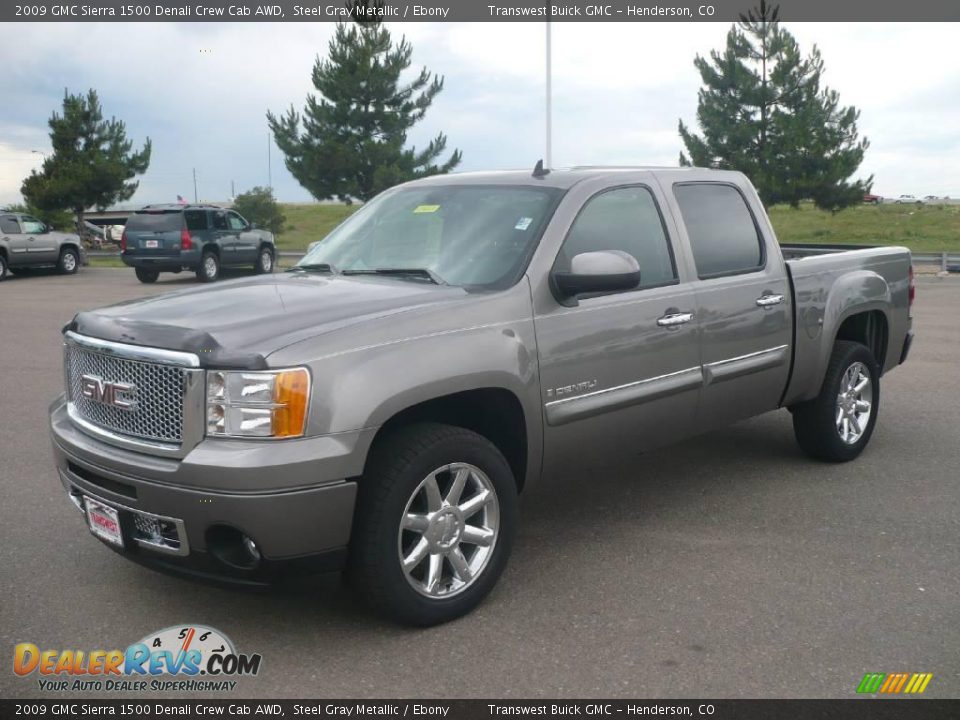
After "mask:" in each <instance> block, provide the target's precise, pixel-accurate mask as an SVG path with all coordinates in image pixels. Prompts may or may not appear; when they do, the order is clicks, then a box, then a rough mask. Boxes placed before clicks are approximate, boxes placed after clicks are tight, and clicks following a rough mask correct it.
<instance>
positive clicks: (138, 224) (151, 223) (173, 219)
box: [127, 210, 183, 232]
mask: <svg viewBox="0 0 960 720" xmlns="http://www.w3.org/2000/svg"><path fill="white" fill-rule="evenodd" d="M182 228H183V214H182V212H180V211H179V210H177V211H175V212H163V211H158V212H149V211H147V212H136V213H134V214H133V215H131V216H130V218H129V219H128V220H127V230H128V231H129V230H133V231H135V232H136V231H146V232H169V231H171V230H176V231H180V230H181V229H182Z"/></svg>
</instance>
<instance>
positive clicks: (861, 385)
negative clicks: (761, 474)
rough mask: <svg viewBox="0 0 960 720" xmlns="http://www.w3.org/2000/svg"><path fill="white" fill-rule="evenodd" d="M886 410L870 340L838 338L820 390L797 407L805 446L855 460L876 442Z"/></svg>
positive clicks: (823, 456) (820, 454)
mask: <svg viewBox="0 0 960 720" xmlns="http://www.w3.org/2000/svg"><path fill="white" fill-rule="evenodd" d="M879 410H880V369H879V367H878V366H877V361H876V360H875V359H874V357H873V354H872V353H871V352H870V350H869V349H867V347H866V346H865V345H861V344H860V343H856V342H848V341H845V340H838V341H837V342H836V343H835V344H834V347H833V354H832V355H831V356H830V364H829V365H828V367H827V374H826V376H825V377H824V379H823V386H822V387H821V389H820V394H819V395H818V396H817V397H816V398H814V399H813V400H810V401H809V402H805V403H802V404H800V405H797V406H795V407H794V408H793V431H794V435H795V436H796V438H797V443H798V444H799V445H800V448H801V449H802V450H803V451H804V452H805V453H806V454H807V455H810V456H811V457H813V458H816V459H818V460H825V461H827V462H847V461H849V460H853V459H854V458H856V457H857V456H858V455H860V453H861V452H863V449H864V448H865V447H866V446H867V443H868V442H870V436H871V435H872V434H873V428H874V426H875V425H876V422H877V414H878V412H879Z"/></svg>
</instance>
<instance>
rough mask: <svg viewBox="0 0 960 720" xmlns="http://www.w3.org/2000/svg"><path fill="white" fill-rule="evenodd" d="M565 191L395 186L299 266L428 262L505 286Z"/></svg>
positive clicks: (439, 271)
mask: <svg viewBox="0 0 960 720" xmlns="http://www.w3.org/2000/svg"><path fill="white" fill-rule="evenodd" d="M559 195H560V190H559V189H557V188H546V187H528V186H506V187H505V186H492V185H447V186H430V187H414V188H406V189H400V190H394V191H388V192H386V193H384V194H382V195H380V196H378V197H376V198H374V199H373V200H371V201H370V202H369V203H367V204H366V205H365V206H364V207H362V208H361V209H360V210H358V211H357V212H356V213H355V214H354V215H353V216H351V217H350V218H349V219H347V220H346V221H345V222H344V223H343V224H342V225H340V226H339V227H338V228H337V229H336V230H334V231H333V232H332V233H330V235H328V236H327V237H326V239H325V240H323V241H322V242H319V243H317V244H316V245H314V247H313V249H311V250H310V251H309V252H308V253H307V255H306V256H305V257H304V258H303V259H302V260H301V261H300V262H299V263H298V266H301V267H303V268H308V267H309V266H313V267H319V266H329V267H328V269H330V270H333V271H336V272H348V273H349V272H358V271H374V270H397V269H406V270H426V271H428V273H429V275H431V276H433V277H435V278H437V279H438V280H439V281H442V282H445V283H447V284H450V285H459V286H483V287H490V288H493V287H504V286H507V285H509V284H512V283H514V282H516V279H517V276H518V274H519V272H520V271H521V269H522V267H523V265H524V264H525V263H526V260H527V258H528V257H529V254H530V251H531V250H532V249H533V247H534V245H535V243H536V241H537V239H538V238H539V236H540V232H541V230H542V229H543V227H544V225H545V224H546V222H547V220H548V219H549V217H550V213H551V212H552V210H553V208H554V206H555V204H556V201H557V199H558V197H559ZM401 277H406V278H416V277H418V276H417V275H413V274H410V275H401Z"/></svg>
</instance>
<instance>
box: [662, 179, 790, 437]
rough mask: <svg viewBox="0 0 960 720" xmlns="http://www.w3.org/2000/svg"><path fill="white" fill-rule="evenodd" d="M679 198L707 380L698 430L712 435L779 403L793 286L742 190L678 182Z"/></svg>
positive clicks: (786, 369) (785, 373)
mask: <svg viewBox="0 0 960 720" xmlns="http://www.w3.org/2000/svg"><path fill="white" fill-rule="evenodd" d="M673 193H674V197H675V198H676V201H677V205H678V207H679V208H680V214H681V216H682V219H683V225H684V227H685V230H686V233H687V237H688V239H689V243H690V248H691V251H692V253H693V260H694V264H695V265H696V271H697V276H698V280H696V281H695V282H694V283H693V288H694V292H695V293H696V298H697V307H698V312H699V313H700V317H699V319H700V333H701V337H702V362H703V381H704V385H703V394H702V398H701V402H700V413H699V417H698V426H699V428H700V429H701V430H709V429H710V428H714V427H719V426H723V425H728V424H729V423H732V422H736V421H737V420H742V419H744V418H748V417H752V416H754V415H759V414H761V413H764V412H766V411H768V410H773V409H774V408H776V407H777V406H778V405H779V403H780V397H781V395H782V393H783V390H784V387H785V386H786V382H787V378H788V375H789V372H790V342H791V338H790V333H791V323H792V320H791V309H790V297H791V296H790V287H789V285H788V283H787V275H786V270H785V268H784V267H783V262H782V260H781V259H780V255H779V253H777V252H776V251H775V249H771V251H770V252H767V245H766V241H765V239H764V236H763V233H762V232H761V230H760V225H759V223H758V221H757V218H756V217H755V216H754V213H753V212H752V211H751V209H750V207H749V205H748V204H747V201H746V197H745V196H744V194H743V193H742V192H741V190H740V189H738V188H737V187H735V186H734V185H730V184H726V183H679V184H676V185H674V187H673Z"/></svg>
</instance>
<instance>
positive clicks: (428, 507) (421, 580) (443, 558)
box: [397, 463, 500, 599]
mask: <svg viewBox="0 0 960 720" xmlns="http://www.w3.org/2000/svg"><path fill="white" fill-rule="evenodd" d="M499 531H500V503H499V502H498V500H497V492H496V490H495V489H494V486H493V483H492V482H491V481H490V478H489V477H487V475H486V473H484V472H483V471H482V470H481V469H480V468H478V467H476V466H474V465H469V464H467V463H451V464H450V465H444V466H443V467H440V468H437V469H436V470H434V471H433V472H431V473H430V474H429V475H427V477H425V478H424V479H423V480H422V481H421V483H420V484H419V485H418V486H417V488H416V489H415V490H414V491H413V494H412V495H411V496H410V499H409V500H408V501H407V506H406V508H405V509H404V513H403V519H402V520H401V522H400V531H399V533H398V534H397V549H398V554H399V561H400V565H401V568H402V569H403V574H404V576H405V577H406V579H407V582H409V583H410V585H411V586H413V588H414V589H415V590H416V591H417V592H419V593H420V594H421V595H425V596H427V597H429V598H435V599H440V598H448V597H452V596H454V595H457V594H459V593H461V592H463V591H464V590H466V589H467V588H468V587H469V586H470V585H471V584H472V583H473V582H474V581H475V580H476V579H477V578H478V577H480V574H481V573H482V572H483V571H484V569H485V568H486V566H487V563H488V562H489V561H490V557H491V556H492V555H493V549H494V547H495V546H496V543H497V537H498V535H499Z"/></svg>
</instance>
